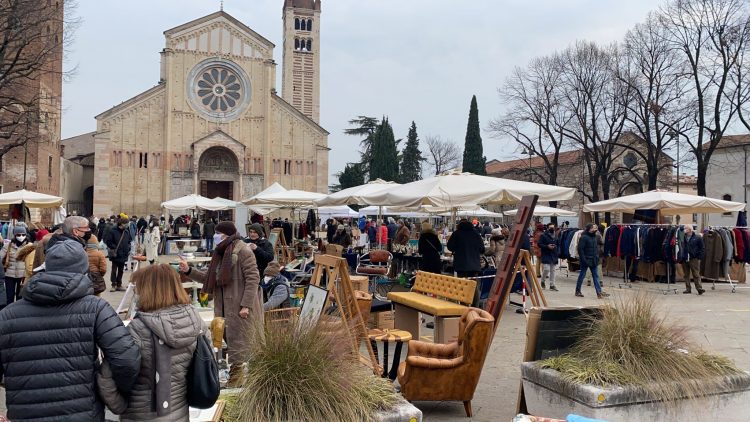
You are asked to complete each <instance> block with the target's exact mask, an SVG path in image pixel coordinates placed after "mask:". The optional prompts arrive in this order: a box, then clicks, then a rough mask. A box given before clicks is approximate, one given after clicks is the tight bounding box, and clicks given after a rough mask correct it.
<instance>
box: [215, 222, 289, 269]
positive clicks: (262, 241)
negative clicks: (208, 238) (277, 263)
mask: <svg viewBox="0 0 750 422" xmlns="http://www.w3.org/2000/svg"><path fill="white" fill-rule="evenodd" d="M218 229H219V227H218V226H216V230H218ZM245 242H246V243H247V244H248V245H249V246H250V249H251V250H252V251H253V252H254V253H255V259H256V260H257V261H258V272H259V273H260V274H264V271H265V270H266V266H267V265H268V263H269V262H271V261H273V260H274V259H275V258H276V254H275V253H274V250H273V246H274V245H272V244H271V242H269V241H268V239H266V232H265V230H263V226H261V225H260V224H258V223H255V224H251V225H250V228H249V229H248V231H247V239H245Z"/></svg>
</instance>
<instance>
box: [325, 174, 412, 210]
mask: <svg viewBox="0 0 750 422" xmlns="http://www.w3.org/2000/svg"><path fill="white" fill-rule="evenodd" d="M397 186H401V185H399V184H398V183H396V182H386V181H385V180H382V179H376V180H373V181H371V182H369V183H365V184H364V185H359V186H354V187H351V188H347V189H343V190H340V191H338V192H334V193H332V194H330V195H328V196H326V197H325V198H323V199H320V200H317V201H315V204H316V205H318V206H331V205H369V203H368V202H366V201H365V200H363V196H365V195H372V194H375V193H378V192H381V191H384V190H387V189H393V188H394V187H397ZM375 205H377V204H375Z"/></svg>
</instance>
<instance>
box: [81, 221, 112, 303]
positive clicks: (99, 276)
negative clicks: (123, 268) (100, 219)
mask: <svg viewBox="0 0 750 422" xmlns="http://www.w3.org/2000/svg"><path fill="white" fill-rule="evenodd" d="M86 255H87V256H88V258H89V278H90V279H91V284H92V286H93V287H94V294H95V295H96V296H101V294H102V292H103V291H105V290H107V284H106V283H105V282H104V274H107V257H105V256H104V254H103V253H102V251H100V250H99V239H97V238H96V236H94V235H91V236H90V237H89V239H88V241H87V242H86Z"/></svg>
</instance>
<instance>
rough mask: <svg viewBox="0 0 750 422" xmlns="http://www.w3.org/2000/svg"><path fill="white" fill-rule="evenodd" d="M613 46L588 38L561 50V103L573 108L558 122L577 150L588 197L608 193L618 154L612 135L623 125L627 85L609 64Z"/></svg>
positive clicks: (614, 50) (604, 196)
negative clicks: (581, 157) (580, 153)
mask: <svg viewBox="0 0 750 422" xmlns="http://www.w3.org/2000/svg"><path fill="white" fill-rule="evenodd" d="M616 54H617V48H616V46H610V47H607V48H602V47H600V46H598V45H596V44H595V43H593V42H583V41H581V42H577V43H576V44H574V45H573V46H571V47H569V48H567V49H566V50H565V51H564V52H563V53H562V54H561V56H560V57H561V63H562V66H563V69H564V71H563V76H562V81H563V83H564V85H565V90H564V93H563V98H564V102H565V107H567V108H569V110H570V112H571V113H572V114H573V118H572V120H571V123H570V124H568V125H565V126H564V127H563V128H562V131H563V134H564V135H565V137H566V138H567V140H569V141H570V142H571V143H572V144H573V145H574V146H576V147H578V148H580V149H581V150H583V154H584V165H585V167H586V168H585V178H586V179H587V181H588V185H589V186H588V188H589V189H588V190H587V189H579V191H580V192H581V194H582V195H584V196H585V197H586V198H587V199H588V200H590V201H594V202H595V201H599V200H600V199H608V198H609V196H610V188H611V186H612V184H613V183H614V182H616V181H617V180H616V178H615V175H614V174H613V173H612V172H611V170H612V168H613V165H614V163H615V161H616V160H617V159H618V158H619V156H620V155H621V154H622V149H621V148H617V145H616V141H617V140H618V139H620V136H621V135H622V133H623V131H624V127H625V117H626V114H627V109H626V107H625V104H626V103H627V101H628V100H627V96H628V90H627V87H625V86H624V85H623V84H621V83H620V82H619V81H618V80H617V78H615V76H614V73H613V71H612V68H611V64H612V60H613V57H614V55H616Z"/></svg>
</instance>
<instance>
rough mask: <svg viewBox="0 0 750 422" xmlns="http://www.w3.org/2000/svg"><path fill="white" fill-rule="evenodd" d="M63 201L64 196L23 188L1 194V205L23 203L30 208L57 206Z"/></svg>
mask: <svg viewBox="0 0 750 422" xmlns="http://www.w3.org/2000/svg"><path fill="white" fill-rule="evenodd" d="M62 203H63V198H61V197H59V196H54V195H47V194H46V193H39V192H32V191H30V190H26V189H21V190H17V191H13V192H6V193H3V194H0V205H17V204H23V205H25V206H26V207H29V208H57V207H59V206H61V205H62Z"/></svg>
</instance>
